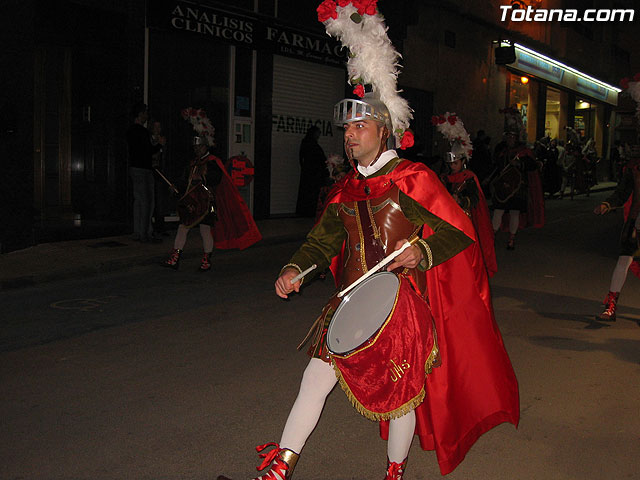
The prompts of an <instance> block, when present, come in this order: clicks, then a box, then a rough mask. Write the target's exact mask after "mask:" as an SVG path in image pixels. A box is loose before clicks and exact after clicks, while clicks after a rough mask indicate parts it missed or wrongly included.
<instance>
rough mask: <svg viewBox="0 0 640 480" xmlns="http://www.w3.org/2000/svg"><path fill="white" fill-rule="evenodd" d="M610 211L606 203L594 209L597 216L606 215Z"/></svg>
mask: <svg viewBox="0 0 640 480" xmlns="http://www.w3.org/2000/svg"><path fill="white" fill-rule="evenodd" d="M608 211H609V207H608V206H607V205H605V204H604V203H601V204H600V205H598V206H597V207H596V208H594V209H593V213H595V214H596V215H604V214H605V213H607V212H608Z"/></svg>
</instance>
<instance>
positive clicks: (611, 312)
mask: <svg viewBox="0 0 640 480" xmlns="http://www.w3.org/2000/svg"><path fill="white" fill-rule="evenodd" d="M618 297H620V292H609V293H608V294H607V296H606V298H605V299H604V302H602V303H603V304H604V312H602V313H601V314H600V315H596V320H602V321H605V322H615V321H616V307H617V305H616V304H617V303H618Z"/></svg>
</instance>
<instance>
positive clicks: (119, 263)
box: [0, 233, 306, 292]
mask: <svg viewBox="0 0 640 480" xmlns="http://www.w3.org/2000/svg"><path fill="white" fill-rule="evenodd" d="M305 236H306V233H305V234H302V233H291V234H284V235H279V236H276V237H270V238H263V239H262V240H260V241H259V242H258V243H256V244H255V245H252V246H251V247H249V248H261V247H268V246H273V245H278V244H282V243H288V242H295V241H302V240H304V238H305ZM221 251H222V252H225V251H226V252H235V251H236V250H221ZM165 257H166V253H164V252H163V253H162V254H158V253H150V254H145V255H137V256H131V257H122V258H116V259H113V260H107V261H103V262H99V263H95V264H93V265H90V264H86V265H78V266H76V267H73V268H69V269H64V270H63V269H60V270H55V271H51V272H46V273H39V274H31V275H16V276H13V277H9V278H6V279H3V280H0V292H1V291H7V290H18V289H21V288H28V287H34V286H36V285H40V284H43V283H48V282H53V281H58V280H69V279H72V278H75V277H88V276H92V275H98V274H103V273H112V272H118V271H124V270H127V269H128V268H130V267H137V266H146V265H153V264H160V263H161V262H162V260H164V259H165Z"/></svg>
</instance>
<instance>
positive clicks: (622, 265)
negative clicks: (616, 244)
mask: <svg viewBox="0 0 640 480" xmlns="http://www.w3.org/2000/svg"><path fill="white" fill-rule="evenodd" d="M632 262H633V257H631V256H627V255H622V256H620V257H618V263H616V268H614V269H613V275H612V276H611V285H610V286H609V290H610V291H612V292H619V291H620V290H622V286H623V285H624V282H625V281H626V280H627V272H629V267H630V266H631V263H632Z"/></svg>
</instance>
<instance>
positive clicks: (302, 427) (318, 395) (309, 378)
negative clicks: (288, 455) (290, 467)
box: [280, 358, 416, 463]
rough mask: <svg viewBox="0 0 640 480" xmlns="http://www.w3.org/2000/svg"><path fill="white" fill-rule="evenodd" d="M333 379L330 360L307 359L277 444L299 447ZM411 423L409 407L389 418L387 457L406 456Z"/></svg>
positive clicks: (413, 420) (413, 419)
mask: <svg viewBox="0 0 640 480" xmlns="http://www.w3.org/2000/svg"><path fill="white" fill-rule="evenodd" d="M337 381H338V379H337V378H336V374H335V372H334V370H333V367H332V366H331V365H330V364H328V363H327V362H324V361H322V360H320V359H319V358H312V359H311V361H310V362H309V365H308V366H307V368H306V369H305V371H304V374H303V375H302V382H301V384H300V392H299V393H298V397H297V398H296V401H295V403H294V404H293V407H292V408H291V412H290V413H289V418H288V419H287V423H286V424H285V426H284V431H283V432H282V438H281V440H280V447H281V448H288V449H289V450H293V451H294V452H296V453H300V452H301V451H302V448H303V447H304V444H305V443H306V441H307V439H308V438H309V436H310V435H311V432H313V429H314V428H315V427H316V424H317V423H318V420H319V419H320V414H321V413H322V409H323V407H324V403H325V400H326V398H327V396H328V395H329V393H331V390H333V387H334V386H335V385H336V383H337ZM415 425H416V416H415V412H414V411H413V410H412V411H411V412H409V413H407V414H406V415H404V416H402V417H400V418H396V419H393V420H391V422H390V425H389V442H388V443H387V455H388V457H389V460H390V461H392V462H396V463H400V462H402V461H403V460H404V459H405V458H407V456H408V455H409V448H410V447H411V441H412V440H413V434H414V430H415Z"/></svg>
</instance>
